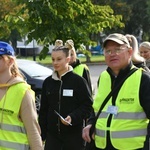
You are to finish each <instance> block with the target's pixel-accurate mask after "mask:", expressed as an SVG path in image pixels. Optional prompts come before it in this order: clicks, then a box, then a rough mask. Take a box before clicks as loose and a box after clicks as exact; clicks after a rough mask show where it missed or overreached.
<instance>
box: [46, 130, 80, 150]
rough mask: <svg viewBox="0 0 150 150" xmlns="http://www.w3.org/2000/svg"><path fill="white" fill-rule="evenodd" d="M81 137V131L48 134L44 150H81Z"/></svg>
mask: <svg viewBox="0 0 150 150" xmlns="http://www.w3.org/2000/svg"><path fill="white" fill-rule="evenodd" d="M82 147H83V139H82V135H81V133H73V134H56V135H52V134H48V135H47V138H46V142H45V147H44V150H82Z"/></svg>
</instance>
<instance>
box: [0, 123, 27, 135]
mask: <svg viewBox="0 0 150 150" xmlns="http://www.w3.org/2000/svg"><path fill="white" fill-rule="evenodd" d="M0 129H2V130H5V131H13V132H18V133H25V134H26V130H25V128H24V127H21V126H16V125H10V124H4V123H3V124H0Z"/></svg>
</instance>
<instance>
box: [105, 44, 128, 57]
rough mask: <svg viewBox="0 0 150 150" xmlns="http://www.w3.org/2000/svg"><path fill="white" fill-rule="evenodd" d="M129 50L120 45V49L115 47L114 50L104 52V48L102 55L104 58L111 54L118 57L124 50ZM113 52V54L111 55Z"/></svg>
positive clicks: (125, 46)
mask: <svg viewBox="0 0 150 150" xmlns="http://www.w3.org/2000/svg"><path fill="white" fill-rule="evenodd" d="M126 49H129V47H128V46H127V45H122V46H120V47H117V48H116V49H114V50H106V49H105V48H104V55H105V56H110V55H111V54H116V55H119V54H120V53H121V52H123V51H124V50H126ZM112 52H113V53H112Z"/></svg>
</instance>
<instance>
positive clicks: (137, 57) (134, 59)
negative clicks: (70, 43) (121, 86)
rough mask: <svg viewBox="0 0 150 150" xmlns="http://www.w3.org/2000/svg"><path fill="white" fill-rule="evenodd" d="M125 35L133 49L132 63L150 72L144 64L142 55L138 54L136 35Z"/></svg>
mask: <svg viewBox="0 0 150 150" xmlns="http://www.w3.org/2000/svg"><path fill="white" fill-rule="evenodd" d="M125 36H126V37H127V39H128V41H129V44H130V46H131V48H132V50H133V54H132V62H133V64H134V65H135V66H136V67H138V68H139V67H141V68H143V69H145V70H146V71H148V72H150V70H149V68H148V67H147V65H146V61H145V59H144V58H143V57H142V56H140V54H139V47H138V41H137V39H136V37H135V36H134V35H131V34H126V35H125Z"/></svg>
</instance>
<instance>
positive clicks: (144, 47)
mask: <svg viewBox="0 0 150 150" xmlns="http://www.w3.org/2000/svg"><path fill="white" fill-rule="evenodd" d="M139 51H140V55H141V56H142V57H144V58H145V60H146V65H147V66H148V68H150V42H148V41H144V42H142V43H141V44H140V46H139Z"/></svg>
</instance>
